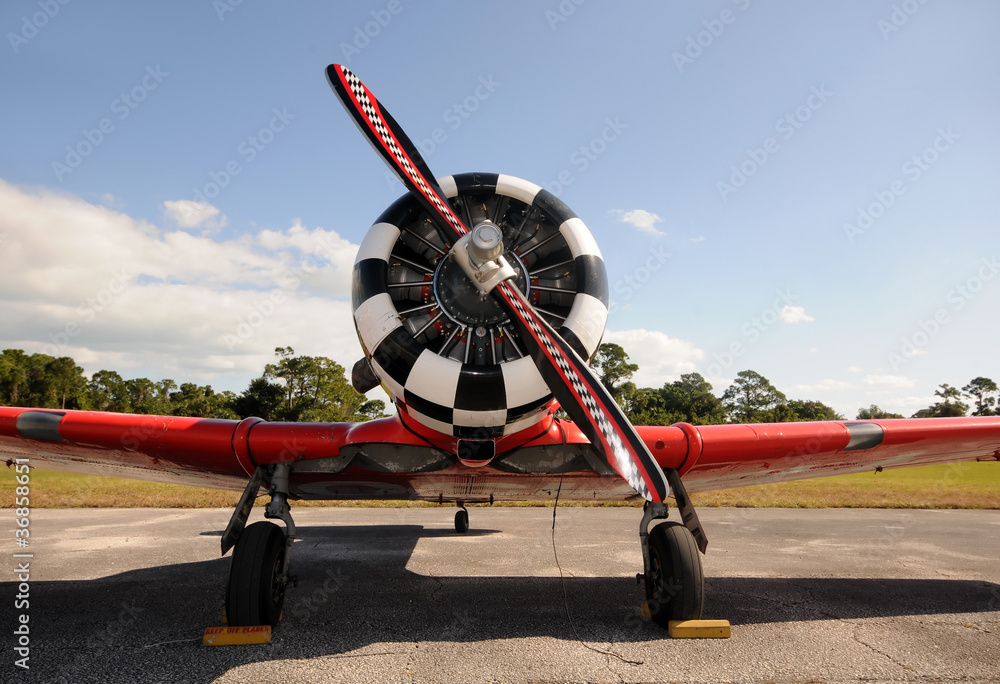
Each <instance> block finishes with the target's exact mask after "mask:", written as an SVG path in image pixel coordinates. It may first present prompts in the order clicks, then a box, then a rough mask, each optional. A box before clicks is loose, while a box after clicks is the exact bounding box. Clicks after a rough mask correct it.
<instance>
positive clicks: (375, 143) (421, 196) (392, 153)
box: [326, 64, 670, 503]
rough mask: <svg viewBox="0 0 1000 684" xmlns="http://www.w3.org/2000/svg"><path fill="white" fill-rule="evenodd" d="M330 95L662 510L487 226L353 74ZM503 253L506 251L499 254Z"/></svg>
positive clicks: (614, 407) (608, 411) (587, 375)
mask: <svg viewBox="0 0 1000 684" xmlns="http://www.w3.org/2000/svg"><path fill="white" fill-rule="evenodd" d="M326 77H327V80H328V81H329V83H330V87H331V88H333V91H334V92H335V93H336V94H337V97H338V98H339V99H340V102H341V104H343V105H344V108H345V109H346V110H347V112H348V114H350V115H351V118H352V119H353V120H354V123H355V124H357V126H358V128H359V129H360V130H361V132H362V133H364V135H365V137H366V138H367V139H368V142H370V143H371V145H372V147H374V148H375V151H376V152H378V153H379V155H380V156H381V157H382V160H383V161H384V162H385V163H386V164H387V165H388V166H389V168H390V169H392V171H393V172H394V173H395V174H396V175H397V176H398V177H399V180H400V181H402V183H403V185H404V187H406V189H407V190H408V191H409V192H410V194H411V195H412V196H413V197H415V198H416V199H417V200H418V201H419V202H420V204H421V205H422V206H423V207H424V208H425V209H426V210H427V211H428V213H429V214H430V216H431V219H432V221H433V223H434V226H435V229H436V230H437V232H438V233H439V234H440V236H441V239H442V240H444V242H445V244H446V245H448V246H449V247H450V248H451V250H452V252H453V253H455V254H456V256H457V257H459V259H458V260H459V263H460V264H461V265H462V268H463V270H465V272H466V274H467V275H468V276H469V278H470V280H471V281H472V282H473V284H474V285H476V286H477V287H478V288H479V289H480V291H481V292H483V294H484V295H485V294H486V293H489V295H490V296H492V297H494V298H495V299H496V300H497V302H499V304H500V305H501V306H502V307H503V309H504V310H505V311H506V312H507V315H508V316H509V317H510V320H511V322H512V323H513V325H514V326H515V328H516V329H517V331H518V333H519V334H520V336H521V339H522V340H523V341H524V342H525V346H526V348H527V350H528V353H529V354H530V356H531V358H532V359H533V360H534V362H535V365H536V366H537V367H538V370H539V372H540V373H541V375H542V378H543V379H544V380H545V383H546V384H547V385H548V387H549V390H550V391H551V392H552V394H553V395H555V397H556V399H558V400H559V403H560V404H561V405H562V407H563V409H565V411H566V412H567V413H568V414H569V416H570V417H571V418H572V419H573V422H574V423H576V425H577V426H578V427H579V428H580V429H581V430H582V431H583V433H584V434H585V435H586V436H587V438H588V439H589V440H590V443H591V445H593V447H594V448H595V449H596V450H597V452H598V453H599V454H600V455H601V456H602V457H603V458H604V459H605V460H606V461H607V462H608V463H609V464H610V465H611V467H612V468H614V470H615V472H617V473H618V474H619V475H621V476H622V478H624V479H625V481H626V482H628V483H629V485H630V486H631V487H632V488H633V489H635V491H636V492H637V493H638V494H639V495H640V496H642V497H643V498H645V499H646V500H648V501H652V502H654V503H658V502H661V501H663V500H664V499H665V498H666V497H667V495H668V494H669V493H670V485H669V483H668V481H667V477H666V475H664V473H663V470H662V469H661V468H660V466H659V464H658V463H657V462H656V460H655V459H654V458H653V456H652V454H651V453H650V452H649V449H647V448H646V445H645V444H644V443H643V441H642V440H641V439H640V438H639V435H638V434H637V433H636V431H635V428H634V427H632V424H631V423H630V422H629V420H628V418H626V417H625V414H624V413H623V412H622V410H621V408H620V407H619V406H618V404H616V403H615V401H614V399H612V398H611V395H610V394H608V391H607V390H606V389H605V388H604V385H602V384H601V382H600V381H599V380H598V379H597V377H596V376H595V375H594V373H593V372H592V371H591V370H590V368H589V367H588V366H587V362H586V361H584V360H583V359H581V358H580V357H579V355H578V354H577V353H576V352H575V351H573V349H572V348H571V347H570V345H569V344H567V343H566V341H565V340H563V339H562V337H560V336H559V334H558V333H557V332H556V331H555V329H554V328H553V327H552V326H551V325H549V323H548V322H547V321H546V320H545V319H544V318H542V317H541V316H540V315H539V314H538V312H537V311H535V309H534V307H533V306H532V305H531V303H530V302H529V301H528V300H527V299H526V298H525V296H524V294H523V293H522V292H521V291H520V290H519V289H518V288H517V286H516V285H515V284H514V283H513V282H512V280H510V277H511V276H512V275H513V270H511V269H510V266H509V264H507V262H506V260H505V259H504V257H503V256H497V255H496V251H495V250H494V249H493V247H495V245H494V244H493V243H494V241H495V235H493V234H491V230H490V228H489V226H488V225H484V224H480V225H477V226H473V227H472V228H473V231H472V233H474V234H472V233H470V228H469V227H467V226H466V225H465V224H464V223H463V222H462V220H461V219H460V218H459V217H458V216H457V215H456V214H455V212H454V211H452V209H451V205H449V203H448V200H447V199H446V198H445V194H444V191H443V190H442V189H441V186H440V185H438V183H437V181H436V180H435V179H434V175H433V174H432V173H431V171H430V169H429V168H428V167H427V164H426V163H425V162H424V160H423V157H421V155H420V152H419V151H418V150H417V148H416V146H415V145H414V144H413V142H412V141H411V140H410V138H409V137H408V136H407V135H406V133H405V132H404V131H403V129H402V128H401V127H400V125H399V124H398V123H396V120H395V119H393V118H392V116H391V115H390V114H389V112H388V111H386V110H385V108H384V107H382V105H381V104H380V103H379V101H378V100H377V99H375V96H374V95H373V94H372V92H371V91H370V90H368V88H367V87H366V86H365V84H364V83H362V82H361V79H359V78H358V77H357V76H355V75H354V74H353V73H352V72H351V70H350V69H348V68H347V67H345V66H342V65H339V64H331V65H330V66H328V67H327V68H326ZM500 251H501V253H502V250H500Z"/></svg>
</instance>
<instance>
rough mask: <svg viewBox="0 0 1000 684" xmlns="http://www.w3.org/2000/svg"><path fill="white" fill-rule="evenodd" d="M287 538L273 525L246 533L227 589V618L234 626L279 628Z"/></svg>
mask: <svg viewBox="0 0 1000 684" xmlns="http://www.w3.org/2000/svg"><path fill="white" fill-rule="evenodd" d="M286 560H287V557H286V555H285V535H284V533H283V532H282V531H281V528H280V527H278V526H277V525H275V524H274V523H272V522H264V521H261V522H256V523H254V524H253V525H250V526H249V527H248V528H246V529H245V530H243V533H242V534H241V535H240V538H239V539H238V540H237V542H236V549H235V550H234V551H233V561H232V563H231V564H230V566H229V580H228V581H227V586H226V618H227V620H228V621H229V624H231V625H234V626H244V625H271V626H272V627H273V626H275V625H277V624H278V618H280V617H281V606H282V605H283V604H284V602H285V583H284V582H283V581H282V580H281V578H282V576H283V575H284V574H285V561H286Z"/></svg>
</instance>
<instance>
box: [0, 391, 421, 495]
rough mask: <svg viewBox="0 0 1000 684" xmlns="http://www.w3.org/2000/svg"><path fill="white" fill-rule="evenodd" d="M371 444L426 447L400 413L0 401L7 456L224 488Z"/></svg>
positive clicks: (0, 451)
mask: <svg viewBox="0 0 1000 684" xmlns="http://www.w3.org/2000/svg"><path fill="white" fill-rule="evenodd" d="M251 431H252V433H253V434H252V438H251ZM370 442H392V443H399V444H415V445H425V443H424V442H422V441H420V440H419V439H417V438H416V437H415V436H414V435H412V434H410V433H409V432H407V431H406V430H405V429H404V428H403V427H402V425H400V424H399V421H398V420H397V419H396V418H385V419H382V420H376V421H370V422H367V423H357V424H355V423H266V422H263V421H261V420H260V419H258V418H247V419H246V420H242V421H236V420H211V419H205V418H183V417H177V416H149V415H137V414H125V413H100V412H96V411H55V410H52V409H30V408H6V407H0V457H2V458H3V459H5V460H6V459H18V458H21V459H28V461H27V462H28V463H29V464H30V465H32V466H38V467H42V468H54V469H57V470H69V471H74V472H80V473H94V474H98V475H114V476H118V477H132V478H136V479H141V480H153V481H160V482H170V483H174V484H187V485H197V486H202V487H217V488H221V489H235V490H242V489H243V488H244V487H246V483H247V480H248V479H249V477H250V475H251V474H252V473H253V472H254V469H255V466H256V465H263V464H268V463H277V462H281V461H290V460H303V459H318V458H324V457H332V456H337V455H338V454H339V453H340V450H341V448H342V447H343V446H344V445H346V444H361V443H370Z"/></svg>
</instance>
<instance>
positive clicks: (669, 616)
mask: <svg viewBox="0 0 1000 684" xmlns="http://www.w3.org/2000/svg"><path fill="white" fill-rule="evenodd" d="M665 474H666V475H667V478H668V480H669V481H670V489H671V490H672V492H673V494H674V497H675V499H676V500H677V504H678V508H679V509H680V513H681V517H682V518H683V520H684V524H681V523H676V522H663V523H660V524H658V525H656V526H655V527H653V528H652V529H650V524H651V523H652V522H653V521H654V520H663V519H665V518H666V517H667V505H666V504H665V503H647V504H646V507H645V508H644V509H643V511H644V513H643V516H642V521H641V522H640V523H639V542H640V544H641V545H642V561H643V566H644V569H645V572H644V573H643V574H641V575H637V576H636V579H637V580H640V581H641V582H642V583H643V584H644V586H645V589H646V607H647V608H648V610H649V617H650V618H652V619H653V621H654V622H656V623H657V624H659V625H661V626H663V627H666V626H667V623H669V622H670V621H671V620H698V619H700V618H701V611H702V607H703V605H704V601H705V577H704V574H703V572H702V567H701V556H700V555H699V553H698V551H699V549H700V550H701V551H702V552H704V551H705V548H706V547H707V546H708V540H707V538H706V537H705V533H704V531H703V530H702V528H701V523H700V522H699V521H698V516H697V514H696V513H695V511H694V506H692V505H691V500H690V499H689V498H688V496H687V492H686V491H685V490H684V486H683V485H682V484H681V480H680V477H679V476H678V475H677V472H676V471H674V470H668V471H665Z"/></svg>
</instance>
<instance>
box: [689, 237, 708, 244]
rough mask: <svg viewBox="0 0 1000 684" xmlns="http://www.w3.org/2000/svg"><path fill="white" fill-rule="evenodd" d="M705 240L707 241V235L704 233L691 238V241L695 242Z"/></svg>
mask: <svg viewBox="0 0 1000 684" xmlns="http://www.w3.org/2000/svg"><path fill="white" fill-rule="evenodd" d="M704 241H705V236H704V235H699V236H698V237H696V238H691V242H694V243H698V242H704Z"/></svg>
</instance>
